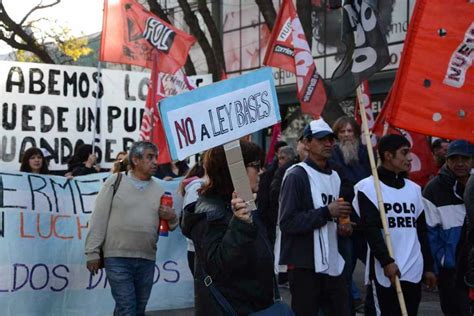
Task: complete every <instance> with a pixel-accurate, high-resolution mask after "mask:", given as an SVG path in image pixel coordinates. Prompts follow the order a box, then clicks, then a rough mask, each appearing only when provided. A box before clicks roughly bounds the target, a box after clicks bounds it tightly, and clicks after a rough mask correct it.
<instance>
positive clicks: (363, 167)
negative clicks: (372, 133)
mask: <svg viewBox="0 0 474 316" xmlns="http://www.w3.org/2000/svg"><path fill="white" fill-rule="evenodd" d="M358 156H359V162H358V163H357V164H354V165H348V164H346V163H345V162H344V157H343V156H342V151H341V149H340V148H339V146H338V145H336V146H334V149H333V150H332V158H331V161H332V162H334V163H336V164H338V165H339V166H341V167H342V168H343V169H344V173H345V175H346V177H347V180H349V181H350V182H351V183H352V184H353V185H355V184H356V183H357V182H359V181H360V180H362V179H365V178H367V177H368V176H370V175H371V172H370V162H369V154H368V153H367V147H366V146H364V145H362V144H360V145H359V151H358Z"/></svg>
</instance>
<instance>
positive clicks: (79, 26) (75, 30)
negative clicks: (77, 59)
mask: <svg viewBox="0 0 474 316" xmlns="http://www.w3.org/2000/svg"><path fill="white" fill-rule="evenodd" d="M2 1H3V5H4V7H5V10H6V11H7V13H8V14H9V15H10V17H11V18H12V19H13V20H14V21H16V22H19V21H20V20H21V19H22V18H23V17H24V16H25V15H26V13H28V12H29V11H30V10H31V8H33V7H34V6H35V5H37V4H38V3H40V2H41V0H2ZM42 2H43V5H45V4H48V3H52V2H54V1H53V0H42ZM103 6H104V1H103V0H61V2H60V3H59V4H57V5H55V6H54V7H51V8H46V9H42V10H37V11H35V12H34V13H33V14H32V15H31V16H30V19H38V18H42V17H43V18H48V19H50V20H57V22H58V24H60V25H63V26H68V27H69V28H70V29H71V33H72V34H73V35H75V36H81V35H89V34H92V33H96V32H100V30H101V28H102V11H103ZM41 26H42V27H44V28H45V29H50V28H51V24H49V23H48V24H41ZM11 50H12V49H11V47H9V46H8V45H6V44H5V43H4V42H3V41H0V55H1V54H7V53H9V52H10V51H11Z"/></svg>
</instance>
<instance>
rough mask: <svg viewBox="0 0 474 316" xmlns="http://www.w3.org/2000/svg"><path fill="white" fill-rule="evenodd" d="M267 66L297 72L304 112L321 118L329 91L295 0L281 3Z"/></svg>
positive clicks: (266, 61) (285, 0)
mask: <svg viewBox="0 0 474 316" xmlns="http://www.w3.org/2000/svg"><path fill="white" fill-rule="evenodd" d="M263 64H264V65H267V66H272V67H277V68H281V69H285V70H287V71H290V72H292V73H295V74H296V86H297V89H298V99H299V100H300V102H301V110H302V111H303V113H307V114H310V115H312V116H313V117H319V116H320V115H321V112H322V111H323V108H324V105H325V104H326V101H327V97H326V90H325V89H324V84H323V82H322V79H321V77H320V76H319V74H318V72H317V71H316V65H315V64H314V60H313V56H312V55H311V50H310V49H309V45H308V42H307V41H306V38H305V35H304V31H303V27H302V26H301V22H300V19H299V18H298V15H297V13H296V10H295V7H294V5H293V2H292V1H291V0H283V3H282V4H281V8H280V11H279V12H278V17H277V21H276V23H275V27H274V28H273V32H272V36H271V38H270V42H269V43H268V47H267V51H266V53H265V59H264V61H263Z"/></svg>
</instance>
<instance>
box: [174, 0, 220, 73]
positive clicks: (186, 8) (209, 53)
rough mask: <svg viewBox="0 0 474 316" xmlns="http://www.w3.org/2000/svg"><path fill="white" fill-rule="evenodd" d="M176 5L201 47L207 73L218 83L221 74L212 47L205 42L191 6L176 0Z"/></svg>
mask: <svg viewBox="0 0 474 316" xmlns="http://www.w3.org/2000/svg"><path fill="white" fill-rule="evenodd" d="M178 3H179V6H180V8H181V9H182V10H183V14H184V20H185V21H186V24H188V26H189V29H190V30H191V33H192V34H193V36H194V37H195V38H196V40H197V41H198V43H199V46H201V49H202V51H203V52H204V56H205V58H206V62H207V67H208V71H209V72H210V73H211V74H212V78H213V80H214V81H219V79H220V76H221V74H220V73H219V69H218V66H217V64H216V57H215V55H214V51H213V50H212V46H211V44H210V43H209V41H208V40H207V38H206V35H205V34H204V32H203V31H202V30H201V28H200V26H199V21H198V19H197V17H196V15H195V14H194V12H193V11H192V10H191V6H190V5H189V3H188V1H186V0H178Z"/></svg>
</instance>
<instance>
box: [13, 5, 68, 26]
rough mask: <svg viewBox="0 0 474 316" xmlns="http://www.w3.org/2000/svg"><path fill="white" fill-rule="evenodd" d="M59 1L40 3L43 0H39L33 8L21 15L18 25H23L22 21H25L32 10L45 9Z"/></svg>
mask: <svg viewBox="0 0 474 316" xmlns="http://www.w3.org/2000/svg"><path fill="white" fill-rule="evenodd" d="M59 2H61V0H56V1H55V2H53V3H50V4H46V5H41V4H42V3H43V1H40V3H38V5H37V6H35V7H33V9H31V10H30V11H29V12H28V13H27V14H26V15H25V16H24V17H23V19H21V21H20V23H18V24H19V25H23V23H24V22H25V21H26V19H28V17H29V16H30V15H31V14H32V13H33V12H35V11H36V10H41V9H46V8H50V7H53V6H55V5H57V4H58V3H59Z"/></svg>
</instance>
